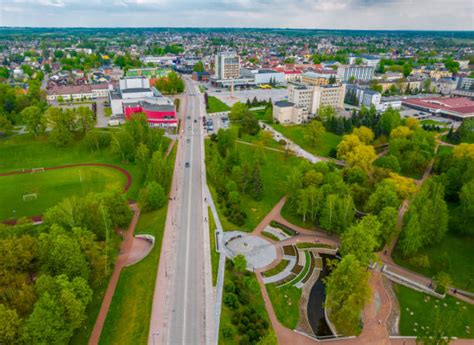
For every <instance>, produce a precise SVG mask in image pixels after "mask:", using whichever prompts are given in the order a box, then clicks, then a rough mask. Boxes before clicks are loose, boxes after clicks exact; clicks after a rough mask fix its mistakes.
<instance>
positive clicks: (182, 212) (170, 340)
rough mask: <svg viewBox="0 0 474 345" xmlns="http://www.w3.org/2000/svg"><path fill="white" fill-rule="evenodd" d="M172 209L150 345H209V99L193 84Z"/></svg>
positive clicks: (189, 84) (189, 83)
mask: <svg viewBox="0 0 474 345" xmlns="http://www.w3.org/2000/svg"><path fill="white" fill-rule="evenodd" d="M184 80H185V83H186V94H185V96H184V99H182V104H181V106H182V107H184V108H183V109H185V110H186V111H184V112H183V111H182V112H181V114H182V115H181V116H182V117H183V118H182V119H181V120H182V121H181V130H180V133H179V145H178V154H177V157H176V166H175V171H174V177H173V186H172V192H171V200H170V206H169V208H168V218H167V224H166V228H165V234H164V238H163V245H162V252H161V255H160V265H159V269H158V275H157V281H156V287H155V296H154V300H153V309H152V317H151V322H150V331H149V344H153V345H156V344H172V345H175V344H176V345H179V344H183V345H189V344H209V343H211V342H212V340H211V339H212V338H214V337H213V336H212V335H211V334H210V333H211V329H212V324H213V319H212V303H213V297H212V296H213V293H212V291H213V290H212V277H211V273H210V254H209V236H208V234H209V231H208V224H207V207H206V206H205V202H204V194H203V185H204V184H205V166H204V141H203V125H202V116H203V115H204V111H205V110H204V104H203V97H201V94H200V92H199V91H198V90H197V87H196V86H195V85H194V83H193V82H192V81H191V80H190V79H189V78H186V77H185V78H184Z"/></svg>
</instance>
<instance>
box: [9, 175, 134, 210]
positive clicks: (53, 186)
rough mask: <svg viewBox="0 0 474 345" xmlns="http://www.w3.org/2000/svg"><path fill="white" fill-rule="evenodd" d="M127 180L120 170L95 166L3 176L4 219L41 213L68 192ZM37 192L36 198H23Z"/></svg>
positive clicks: (108, 186)
mask: <svg viewBox="0 0 474 345" xmlns="http://www.w3.org/2000/svg"><path fill="white" fill-rule="evenodd" d="M126 180H127V179H126V176H125V175H123V174H122V173H120V172H119V171H117V170H114V169H111V168H107V167H92V166H88V167H87V166H85V167H73V168H65V169H60V170H49V171H43V172H36V173H33V174H31V173H27V174H21V175H10V176H0V190H1V191H2V193H1V196H0V204H2V205H8V207H2V208H0V219H8V218H10V217H15V218H19V217H24V216H34V215H39V214H42V213H43V212H44V211H45V210H46V209H48V208H50V207H52V206H54V205H56V204H58V203H59V202H60V201H61V200H62V199H64V198H65V197H66V196H73V195H76V196H85V195H87V194H88V193H91V192H101V191H104V190H111V189H114V188H117V189H120V188H123V186H124V185H125V183H126ZM33 193H34V194H36V199H31V200H26V201H25V200H23V195H26V194H33ZM13 210H15V212H13Z"/></svg>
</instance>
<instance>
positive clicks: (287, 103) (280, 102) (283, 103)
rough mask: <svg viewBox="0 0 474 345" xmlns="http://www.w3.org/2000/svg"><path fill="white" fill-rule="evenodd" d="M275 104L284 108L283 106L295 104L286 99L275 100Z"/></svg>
mask: <svg viewBox="0 0 474 345" xmlns="http://www.w3.org/2000/svg"><path fill="white" fill-rule="evenodd" d="M275 105H276V106H277V107H280V108H285V107H292V106H294V105H295V104H294V103H292V102H288V101H277V102H275Z"/></svg>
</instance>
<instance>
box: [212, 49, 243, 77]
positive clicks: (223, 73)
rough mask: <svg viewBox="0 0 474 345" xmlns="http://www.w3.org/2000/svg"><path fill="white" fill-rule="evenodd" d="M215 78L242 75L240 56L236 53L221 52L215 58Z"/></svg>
mask: <svg viewBox="0 0 474 345" xmlns="http://www.w3.org/2000/svg"><path fill="white" fill-rule="evenodd" d="M215 73H216V75H215V78H216V79H219V80H220V79H232V78H239V77H240V57H239V56H238V55H237V54H235V53H219V54H217V55H216V59H215Z"/></svg>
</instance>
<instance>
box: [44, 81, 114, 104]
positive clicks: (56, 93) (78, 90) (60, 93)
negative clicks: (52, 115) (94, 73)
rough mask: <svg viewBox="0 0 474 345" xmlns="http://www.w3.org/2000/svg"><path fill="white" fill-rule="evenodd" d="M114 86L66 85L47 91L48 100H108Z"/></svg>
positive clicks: (104, 84)
mask: <svg viewBox="0 0 474 345" xmlns="http://www.w3.org/2000/svg"><path fill="white" fill-rule="evenodd" d="M111 89H112V84H108V83H103V84H93V85H65V86H55V87H53V88H51V89H49V90H47V91H46V99H47V100H48V101H50V102H52V101H58V100H63V101H81V100H93V99H97V98H106V97H108V95H109V91H110V90H111Z"/></svg>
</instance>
